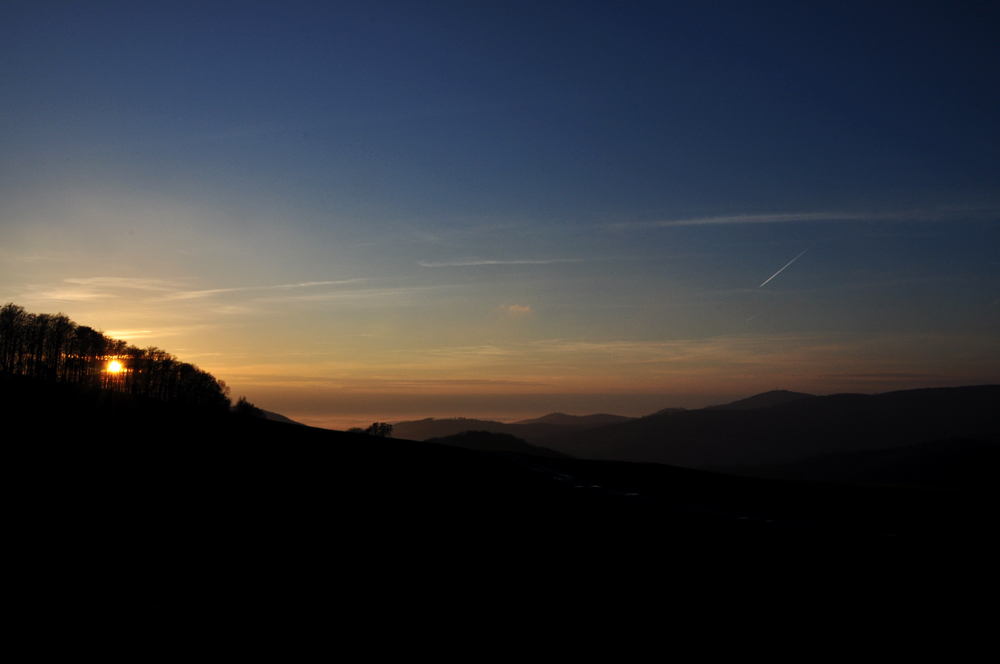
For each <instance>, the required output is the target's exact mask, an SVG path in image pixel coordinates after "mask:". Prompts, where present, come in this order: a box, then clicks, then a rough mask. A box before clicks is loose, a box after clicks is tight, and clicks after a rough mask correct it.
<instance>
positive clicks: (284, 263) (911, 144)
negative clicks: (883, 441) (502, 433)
mask: <svg viewBox="0 0 1000 664" xmlns="http://www.w3.org/2000/svg"><path fill="white" fill-rule="evenodd" d="M956 5H960V6H956ZM997 34H1000V10H998V9H997V5H996V4H995V3H985V2H984V3H971V2H970V3H919V2H909V3H849V2H835V3H714V2H697V3H694V2H692V3H643V2H635V3H610V2H607V3H586V2H572V3H558V2H552V3H537V2H532V3H523V4H522V3H516V2H504V3H467V2H455V3H435V2H414V3H396V2H385V3H381V2H370V3H356V4H355V3H308V2H280V3H279V2H273V3H252V2H233V3H228V2H191V3H186V2H169V3H168V2H162V3H160V2H150V3H125V2H123V3H113V2H88V3H68V2H61V3H47V2H12V1H7V2H4V3H2V4H0V303H6V302H14V303H15V304H18V305H21V306H23V307H25V308H26V309H27V310H29V311H32V312H35V313H57V312H62V313H65V314H66V315H68V316H69V317H70V318H72V319H73V320H74V321H75V322H77V323H78V324H81V325H89V326H91V327H94V328H97V329H101V330H103V331H104V332H105V333H106V334H108V335H109V336H113V337H116V338H122V339H126V340H128V341H129V342H131V343H133V344H135V345H138V346H141V347H146V346H158V347H160V348H163V349H165V350H168V351H169V352H171V353H174V354H175V355H177V356H178V357H179V358H180V359H181V360H183V361H187V362H191V363H194V364H196V365H198V366H199V367H201V368H202V369H205V370H207V371H210V372H211V373H213V374H214V375H215V376H216V377H218V378H220V379H222V380H225V381H226V383H227V384H229V385H230V386H231V388H232V390H233V394H232V396H233V398H234V399H235V397H236V396H238V395H245V396H246V397H247V398H248V399H249V400H250V401H252V402H253V403H255V404H256V405H258V406H259V407H262V408H265V409H268V410H273V411H277V412H281V413H283V414H285V415H287V416H289V417H292V418H293V419H297V420H298V421H301V422H304V423H307V424H312V425H316V426H327V427H332V428H344V427H347V426H354V425H366V424H369V423H371V422H372V421H376V420H377V421H399V420H403V419H419V418H423V417H450V416H463V417H484V418H492V419H500V420H506V421H511V420H516V419H522V418H529V417H536V416H539V415H542V414H544V413H547V412H551V411H562V412H567V413H575V414H585V413H594V412H612V413H618V414H623V415H643V414H648V413H651V412H654V411H656V410H659V409H661V408H665V407H677V406H681V407H699V406H704V405H709V404H712V403H721V402H725V401H730V400H733V399H737V398H742V397H746V396H750V395H752V394H756V393H759V392H763V391H767V390H772V389H789V390H798V391H804V392H810V393H813V394H830V393H836V392H865V393H875V392H885V391H890V390H895V389H910V388H918V387H933V386H947V385H966V384H984V383H998V382H1000V251H998V250H1000V122H998V118H1000V46H998V44H997V39H996V35H997ZM803 252H804V253H803Z"/></svg>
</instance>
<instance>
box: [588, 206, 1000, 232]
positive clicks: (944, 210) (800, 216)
mask: <svg viewBox="0 0 1000 664" xmlns="http://www.w3.org/2000/svg"><path fill="white" fill-rule="evenodd" d="M997 213H998V210H997V208H996V207H995V206H994V207H941V208H932V209H913V210H897V211H890V212H845V211H839V212H838V211H826V212H781V213H768V214H729V215H714V216H706V217H686V218H682V219H661V220H656V221H635V222H621V223H615V224H605V225H604V228H607V229H609V230H642V229H648V228H671V227H676V226H717V225H731V224H787V223H802V222H823V221H947V220H954V219H980V218H984V217H989V216H996V214H997Z"/></svg>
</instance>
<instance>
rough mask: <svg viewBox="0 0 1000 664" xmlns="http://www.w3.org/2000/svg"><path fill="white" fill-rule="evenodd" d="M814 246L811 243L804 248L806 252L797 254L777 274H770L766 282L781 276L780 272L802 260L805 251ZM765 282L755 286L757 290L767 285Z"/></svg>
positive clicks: (814, 244)
mask: <svg viewBox="0 0 1000 664" xmlns="http://www.w3.org/2000/svg"><path fill="white" fill-rule="evenodd" d="M815 246H816V243H815V242H813V243H812V244H811V245H810V246H808V247H806V250H805V251H803V252H802V253H801V254H799V255H798V256H796V257H795V258H793V259H792V260H790V261H788V264H787V265H785V267H783V268H781V269H780V270H778V271H777V272H775V273H774V274H772V275H771V276H770V277H769V278H768V280H767V281H770V280H771V279H774V278H775V277H776V276H778V275H779V274H781V273H782V272H784V271H785V268H786V267H788V266H789V265H791V264H792V263H794V262H795V261H797V260H799V259H800V258H802V256H804V255H805V253H806V251H809V250H810V249H812V248H813V247H815ZM767 281H765V282H764V283H763V284H761V285H760V286H757V288H763V287H764V286H765V284H767Z"/></svg>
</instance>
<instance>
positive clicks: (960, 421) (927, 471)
mask: <svg viewBox="0 0 1000 664" xmlns="http://www.w3.org/2000/svg"><path fill="white" fill-rule="evenodd" d="M997 403H1000V386H990V385H986V386H972V387H961V388H933V389H921V390H905V391H899V392H889V393H885V394H877V395H865V394H836V395H831V396H814V395H810V394H804V393H801V392H790V391H787V390H775V391H772V392H765V393H763V394H758V395H755V396H752V397H749V398H746V399H740V400H738V401H734V402H732V403H728V404H721V405H717V406H710V407H708V408H702V409H697V410H686V409H683V408H666V409H663V410H661V411H658V412H656V413H654V414H653V415H649V416H646V417H642V418H626V417H621V416H615V415H590V416H572V415H566V414H563V413H552V414H550V415H546V416H544V417H540V418H537V419H532V420H523V421H521V422H517V423H513V424H504V423H501V422H493V421H485V420H470V419H462V418H456V419H441V420H436V419H432V418H428V419H426V420H420V421H416V422H401V423H398V424H397V425H395V426H396V432H397V435H398V437H400V438H411V439H415V440H427V439H431V438H441V439H445V438H448V437H454V436H456V435H458V434H462V433H464V432H468V431H481V432H489V433H492V434H497V435H499V434H505V435H508V436H513V437H516V438H518V439H521V440H523V441H525V443H526V444H530V445H532V446H534V450H535V451H534V453H535V454H540V452H539V450H540V449H548V450H552V451H555V452H558V453H561V454H565V455H568V456H571V457H575V458H581V459H601V460H614V461H631V462H653V463H661V464H668V465H674V466H683V467H687V468H701V469H711V470H722V471H725V472H730V473H737V474H745V475H754V476H761V477H765V476H766V477H774V478H785V479H806V478H808V479H817V480H825V481H838V482H876V483H914V484H924V485H931V486H953V487H961V486H969V487H976V488H977V489H980V490H988V489H989V487H990V483H989V482H988V481H987V479H986V476H985V475H983V473H982V472H981V470H980V469H982V468H995V466H996V460H995V458H994V457H995V455H996V451H995V450H996V444H995V443H996V441H997V440H998V438H1000V414H998V409H997V408H996V405H995V404H997ZM455 440H460V438H456V439H455ZM491 440H493V441H494V442H495V443H496V444H497V447H495V448H492V449H494V451H503V450H505V449H507V448H504V447H503V446H502V445H501V444H500V441H501V440H504V439H501V438H495V439H490V438H488V437H483V438H481V440H480V441H479V443H478V444H479V445H480V446H479V447H478V448H477V449H484V450H486V449H491V448H490V444H491V443H490V441H491ZM949 441H965V443H959V442H949ZM963 445H965V447H963ZM970 446H971V447H970ZM527 453H532V452H527ZM902 467H906V468H908V469H909V470H901V468H902ZM944 467H947V468H950V469H951V470H948V471H947V472H945V471H939V470H935V469H936V468H937V469H940V468H944Z"/></svg>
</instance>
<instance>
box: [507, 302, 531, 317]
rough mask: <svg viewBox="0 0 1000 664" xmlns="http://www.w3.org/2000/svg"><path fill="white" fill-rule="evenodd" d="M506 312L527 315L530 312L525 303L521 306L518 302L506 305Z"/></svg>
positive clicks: (512, 314) (513, 314) (514, 314)
mask: <svg viewBox="0 0 1000 664" xmlns="http://www.w3.org/2000/svg"><path fill="white" fill-rule="evenodd" d="M507 313H508V314H510V315H511V316H527V315H528V314H530V313H531V307H529V306H527V305H525V306H521V305H519V304H512V305H510V306H509V307H507Z"/></svg>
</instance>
